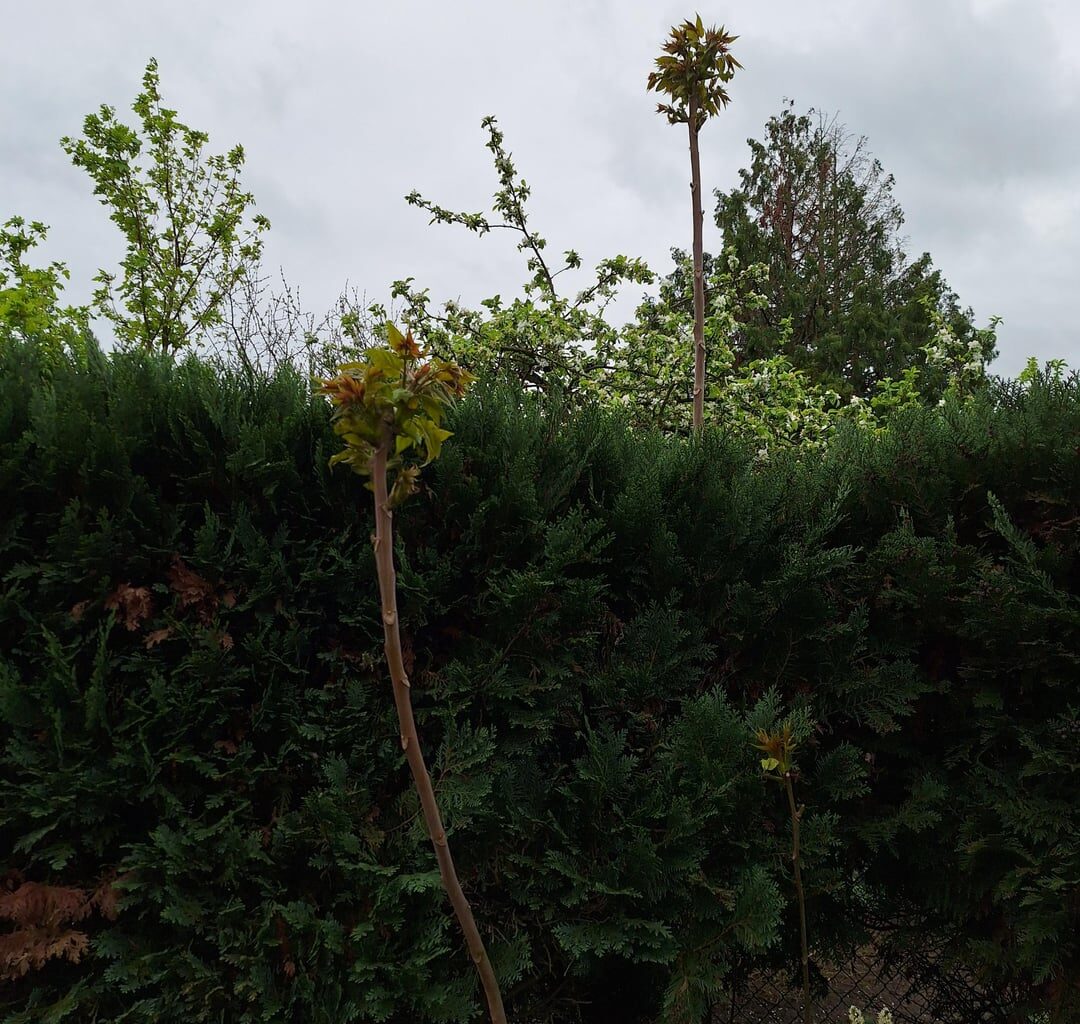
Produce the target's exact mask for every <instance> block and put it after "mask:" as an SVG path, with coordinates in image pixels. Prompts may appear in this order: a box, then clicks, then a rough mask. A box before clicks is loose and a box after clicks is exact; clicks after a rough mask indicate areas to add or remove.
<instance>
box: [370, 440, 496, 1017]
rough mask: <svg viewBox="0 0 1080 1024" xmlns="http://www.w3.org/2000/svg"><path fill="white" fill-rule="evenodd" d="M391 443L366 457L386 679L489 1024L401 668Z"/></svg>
mask: <svg viewBox="0 0 1080 1024" xmlns="http://www.w3.org/2000/svg"><path fill="white" fill-rule="evenodd" d="M393 444H394V436H393V430H392V424H390V423H385V424H384V429H383V437H382V443H381V444H380V445H379V447H378V448H377V449H376V450H375V454H374V455H373V456H372V460H371V477H372V483H373V486H374V490H375V535H374V538H373V543H374V545H375V564H376V567H377V570H378V576H379V597H380V600H381V604H382V620H383V636H384V639H385V650H386V664H387V666H388V667H389V669H390V680H391V683H392V684H393V689H394V705H395V707H396V708H397V715H398V724H399V727H400V731H401V747H402V749H403V750H404V751H405V759H406V760H407V761H408V762H409V770H410V771H411V772H412V777H413V783H414V784H415V786H416V792H417V793H418V794H419V796H420V806H421V808H422V809H423V812H424V822H425V824H426V825H427V831H428V836H430V838H431V844H432V846H434V848H435V857H436V859H437V860H438V862H439V875H440V876H441V878H442V884H443V888H444V889H445V890H446V893H447V895H448V896H449V897H450V903H451V904H452V905H453V908H454V913H455V914H456V915H457V919H458V923H459V924H460V925H461V930H462V931H463V932H464V933H465V942H466V944H467V945H468V947H469V955H470V956H471V957H472V959H473V963H474V964H476V970H477V973H478V974H479V975H480V982H481V984H482V985H483V987H484V995H485V996H486V998H487V1004H488V1011H489V1012H490V1014H491V1021H492V1024H506V1011H505V1010H504V1009H503V1003H502V994H501V993H500V991H499V983H498V981H497V980H496V978H495V971H494V970H493V969H492V966H491V961H490V960H489V959H488V955H487V950H486V949H485V948H484V941H483V939H482V938H481V937H480V931H479V929H478V928H477V927H476V920H475V919H474V918H473V913H472V908H471V907H470V906H469V901H468V900H467V899H466V898H465V893H464V892H463V891H462V888H461V883H460V882H459V881H458V876H457V871H456V870H455V868H454V860H453V858H452V857H451V856H450V846H449V844H448V843H447V839H446V830H445V829H444V828H443V823H442V816H441V815H440V813H439V806H438V804H437V803H436V800H435V790H434V788H433V787H432V785H431V776H430V775H429V774H428V770H427V765H426V764H425V763H424V755H423V752H422V751H421V749H420V740H419V737H418V736H417V732H416V722H415V720H414V718H413V709H412V696H411V690H410V686H409V677H408V676H407V675H406V673H405V663H404V660H403V658H402V653H401V633H400V630H399V625H398V611H397V573H396V571H395V568H394V527H393V512H392V511H391V509H390V505H389V496H388V494H387V484H386V463H387V456H388V454H389V452H390V450H391V448H392V446H393Z"/></svg>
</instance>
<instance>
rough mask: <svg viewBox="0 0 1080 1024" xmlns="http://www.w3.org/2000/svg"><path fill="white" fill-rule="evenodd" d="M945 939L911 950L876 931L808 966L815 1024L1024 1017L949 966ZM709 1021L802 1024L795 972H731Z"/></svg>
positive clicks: (996, 1022) (1007, 1021) (996, 1021)
mask: <svg viewBox="0 0 1080 1024" xmlns="http://www.w3.org/2000/svg"><path fill="white" fill-rule="evenodd" d="M947 953H948V942H947V940H945V939H942V938H940V937H924V938H922V939H920V942H919V944H918V946H915V947H913V946H912V945H910V943H905V944H901V943H900V941H899V940H898V939H897V938H896V937H895V936H890V934H889V933H887V932H878V933H876V934H875V935H874V937H873V939H872V940H871V941H870V942H868V943H867V944H866V945H863V946H861V947H860V948H859V949H857V950H856V951H855V952H854V953H853V954H852V955H851V956H850V957H848V958H846V959H845V960H844V961H843V962H839V963H825V962H820V961H818V960H815V961H814V972H813V973H814V982H815V985H814V987H815V998H814V1020H815V1022H816V1024H846V1022H847V1020H848V1009H849V1007H851V1006H857V1007H859V1009H861V1010H862V1011H863V1012H864V1013H865V1017H866V1021H867V1022H868V1024H870V1022H876V1021H877V1015H878V1012H879V1010H880V1009H881V1008H882V1007H888V1008H889V1009H890V1010H891V1012H892V1017H893V1021H894V1022H895V1024H1014V1022H1016V1021H1027V1020H1028V1019H1029V1018H1027V1017H1026V1015H1024V1014H1022V1013H1021V1012H1020V1011H1019V1010H1018V1006H1019V998H1018V997H1017V996H1016V995H1015V994H1010V993H993V994H990V993H987V992H985V991H984V990H983V989H981V988H980V986H979V985H978V984H976V983H975V982H974V980H973V979H972V978H971V976H970V975H968V974H967V973H966V972H964V971H962V970H957V969H955V968H953V967H951V966H946V965H947V964H948V963H949V957H948V956H947ZM714 1019H715V1021H716V1024H802V1021H803V1011H802V988H801V985H800V980H799V977H798V975H797V974H796V975H787V974H783V973H772V974H770V973H766V972H762V971H754V972H752V973H749V974H742V975H738V974H736V975H734V976H733V977H732V981H731V988H730V992H729V994H728V997H727V999H726V1000H725V1001H723V1002H722V1003H720V1005H718V1006H717V1007H716V1008H715V1016H714Z"/></svg>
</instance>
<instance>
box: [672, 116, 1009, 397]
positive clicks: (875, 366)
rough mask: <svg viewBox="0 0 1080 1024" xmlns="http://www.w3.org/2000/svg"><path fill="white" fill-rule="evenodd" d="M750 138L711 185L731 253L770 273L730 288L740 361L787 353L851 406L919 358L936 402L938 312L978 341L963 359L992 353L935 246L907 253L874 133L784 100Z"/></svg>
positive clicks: (988, 336)
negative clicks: (719, 182)
mask: <svg viewBox="0 0 1080 1024" xmlns="http://www.w3.org/2000/svg"><path fill="white" fill-rule="evenodd" d="M748 142H749V147H750V152H749V162H748V163H747V165H746V166H744V168H743V169H742V170H741V171H740V172H739V177H740V184H739V186H738V187H737V188H731V189H727V190H724V191H719V190H718V191H717V193H716V200H717V202H716V226H717V227H718V228H719V229H720V230H721V231H722V232H723V236H724V246H725V249H726V250H727V251H728V252H730V253H731V254H732V255H734V256H735V257H736V258H737V259H738V260H739V262H740V264H741V265H742V266H750V265H761V266H763V267H764V268H765V274H764V277H763V278H762V279H761V280H760V281H758V282H756V283H755V285H754V286H753V287H750V288H745V289H743V288H740V289H737V290H736V292H735V294H734V295H732V297H731V302H732V309H733V311H734V313H735V316H736V319H738V320H739V322H740V324H741V327H740V330H739V331H738V333H736V334H733V335H731V336H730V338H729V339H728V340H730V342H731V344H732V347H733V348H734V350H735V352H736V355H737V358H738V361H739V362H740V363H746V362H749V361H752V360H756V359H768V358H772V357H773V356H775V355H778V354H779V355H783V356H785V357H786V358H787V359H788V360H789V361H790V362H791V363H792V364H793V365H794V366H795V367H796V368H798V369H800V370H803V371H806V372H808V373H809V374H810V377H811V379H812V381H813V382H814V383H816V384H819V385H821V386H823V387H827V388H829V389H831V390H833V391H836V392H839V393H840V394H841V395H843V398H844V401H845V402H846V401H847V400H848V399H849V398H850V397H852V396H856V397H858V398H859V399H860V400H861V401H869V400H870V398H871V397H872V396H873V394H874V391H875V388H876V386H877V385H878V384H879V383H887V382H889V381H896V380H900V379H902V377H903V375H904V374H905V373H906V372H907V371H908V370H909V369H912V368H916V367H917V368H919V369H920V371H925V372H922V374H921V380H920V390H921V391H922V393H923V394H924V395H925V396H926V397H927V398H928V399H929V400H930V401H936V400H937V399H938V398H939V397H940V395H941V393H942V390H943V388H944V387H945V382H944V380H943V379H942V378H941V375H940V373H939V372H937V371H936V370H934V369H933V368H932V367H930V366H929V365H928V364H927V362H926V361H925V359H924V354H925V349H926V347H927V346H930V345H934V344H936V340H935V339H936V336H937V335H938V334H939V333H940V329H941V324H939V322H938V318H940V320H941V321H942V322H943V323H944V325H945V326H946V327H947V329H948V330H949V332H950V333H951V334H953V335H954V336H955V337H956V338H957V339H958V340H959V341H960V342H961V344H963V345H964V346H968V345H969V344H970V343H972V342H976V343H977V344H976V345H975V347H974V348H973V349H972V350H971V352H970V353H969V354H968V357H967V358H966V359H965V360H964V362H968V361H971V358H972V357H975V358H976V359H977V360H978V361H979V362H980V363H983V364H985V363H987V362H989V361H990V360H991V359H992V358H993V356H994V354H995V352H996V346H995V344H994V336H993V332H992V330H991V331H990V332H984V331H979V330H977V329H976V327H975V326H974V323H973V315H972V312H971V310H970V309H964V308H963V307H962V306H961V304H960V301H959V299H958V298H957V296H956V295H955V293H954V292H953V291H952V290H951V289H950V288H949V287H948V285H947V284H946V282H945V280H944V278H943V276H942V273H941V271H940V270H938V269H936V268H935V267H934V265H933V261H932V260H931V258H930V255H929V254H928V253H922V254H921V255H915V256H909V255H908V254H907V253H906V252H905V247H904V240H903V234H902V228H903V223H904V213H903V210H902V209H901V207H900V205H899V203H898V202H897V201H896V197H895V195H894V180H893V176H892V175H891V174H889V173H887V172H886V170H885V168H884V167H883V166H882V164H881V162H880V161H879V160H878V159H876V158H875V157H874V156H873V155H872V154H871V152H870V151H869V148H868V140H867V139H866V138H863V137H856V136H853V135H850V134H849V133H848V132H847V130H846V129H845V128H844V126H843V125H842V124H840V123H839V122H838V121H837V120H836V118H829V117H825V116H824V115H821V114H819V113H817V112H816V111H814V110H810V111H809V112H808V113H805V114H799V113H797V112H796V111H795V109H794V104H793V103H790V102H789V103H788V104H786V105H785V106H784V108H783V109H782V110H781V112H780V113H779V114H776V115H774V116H773V117H771V118H769V120H768V122H767V123H766V125H765V129H764V133H763V135H762V137H761V138H760V139H750V140H748ZM690 284H691V282H690V280H689V276H688V274H686V272H685V271H683V272H682V274H681V275H680V277H679V279H678V281H677V287H678V288H679V290H680V291H682V292H683V293H685V294H689V290H690ZM762 297H764V301H761V299H762ZM928 310H929V311H930V312H931V314H932V315H931V316H928V315H927V311H928ZM784 322H787V323H788V324H789V325H790V326H789V330H788V331H787V332H786V333H783V334H781V333H780V331H779V330H778V328H779V325H780V324H782V323H784Z"/></svg>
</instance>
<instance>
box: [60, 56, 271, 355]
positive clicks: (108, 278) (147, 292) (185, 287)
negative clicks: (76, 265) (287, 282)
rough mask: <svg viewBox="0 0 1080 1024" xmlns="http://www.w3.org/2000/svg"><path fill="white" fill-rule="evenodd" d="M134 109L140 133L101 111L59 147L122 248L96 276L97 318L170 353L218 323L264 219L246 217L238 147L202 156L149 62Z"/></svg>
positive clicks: (200, 136) (129, 339)
mask: <svg viewBox="0 0 1080 1024" xmlns="http://www.w3.org/2000/svg"><path fill="white" fill-rule="evenodd" d="M132 110H133V111H134V113H135V114H136V116H137V117H138V126H137V127H134V128H133V127H130V126H129V125H126V124H124V123H123V122H122V121H120V120H119V119H118V118H117V116H116V111H115V110H114V109H113V108H112V107H108V106H103V107H101V108H100V110H99V111H98V112H97V113H95V114H90V115H88V116H87V117H86V119H85V121H84V122H83V135H82V138H78V139H74V138H65V139H63V140H62V145H63V147H64V150H65V152H66V153H67V154H68V155H69V156H70V157H71V159H72V162H73V163H74V164H75V165H76V166H77V167H82V168H83V169H84V170H85V171H86V172H87V174H89V175H90V178H91V179H92V180H93V182H94V194H95V195H96V196H98V198H99V199H100V200H101V203H102V205H103V206H105V207H107V208H108V210H109V216H110V218H111V220H112V221H113V223H115V224H116V226H117V227H119V228H120V230H121V232H122V233H123V235H124V239H125V243H126V247H127V248H126V253H125V255H124V258H123V259H122V260H121V263H120V272H119V273H114V272H111V271H105V270H102V271H101V272H100V273H99V274H98V277H97V278H96V280H97V281H98V283H99V287H98V288H97V290H96V291H95V292H94V310H95V312H96V313H97V314H99V315H100V316H102V317H104V318H105V319H106V320H108V321H109V322H110V323H111V324H112V327H113V330H114V331H115V332H116V337H117V339H118V340H119V341H120V342H121V343H122V344H127V345H135V346H138V347H142V348H147V349H157V350H160V351H164V352H169V351H175V350H177V349H180V348H183V347H184V346H185V345H188V344H189V343H192V342H194V341H198V340H201V339H203V338H204V337H205V336H206V335H207V334H208V333H209V332H212V331H213V330H214V329H216V328H218V327H220V326H221V324H222V322H223V315H222V309H223V304H224V303H225V301H226V300H227V298H228V297H229V295H230V294H231V292H232V290H233V289H234V288H235V287H236V286H237V284H238V283H239V282H240V280H241V279H242V278H243V277H244V275H245V274H246V273H248V272H249V271H250V270H251V268H252V267H253V266H254V264H256V263H257V262H258V259H259V254H260V253H261V251H262V239H261V238H260V235H261V234H262V233H263V232H264V231H265V230H266V229H267V228H269V227H270V222H269V221H268V220H267V219H266V218H265V217H263V216H262V215H260V214H255V215H249V212H248V211H249V208H250V207H251V206H252V204H253V203H254V197H253V196H252V194H251V193H250V192H246V191H244V189H243V187H242V185H241V183H240V171H241V169H242V167H243V164H244V151H243V148H242V147H240V146H234V147H233V148H232V149H230V150H229V151H228V152H227V153H224V154H208V153H207V152H206V145H207V143H208V141H209V137H208V136H207V134H206V133H205V132H201V131H197V130H195V129H193V128H189V127H188V126H187V125H185V124H183V123H182V122H181V121H180V120H179V119H178V118H177V113H176V111H175V110H170V109H168V108H167V107H165V106H163V105H162V98H161V92H160V81H159V76H158V66H157V62H156V61H154V60H151V61H150V63H149V64H147V66H146V71H145V73H144V75H143V90H142V92H141V93H139V95H138V96H137V97H136V99H135V102H134V104H133V105H132Z"/></svg>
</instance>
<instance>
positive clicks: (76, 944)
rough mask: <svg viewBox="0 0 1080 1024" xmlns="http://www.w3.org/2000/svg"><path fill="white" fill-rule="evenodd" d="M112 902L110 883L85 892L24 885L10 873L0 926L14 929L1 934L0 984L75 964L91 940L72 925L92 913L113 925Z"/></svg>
mask: <svg viewBox="0 0 1080 1024" xmlns="http://www.w3.org/2000/svg"><path fill="white" fill-rule="evenodd" d="M117 901H118V893H117V891H116V889H115V888H114V887H113V885H112V881H111V880H107V881H105V882H103V883H102V884H101V885H100V886H98V888H97V889H95V890H93V891H92V892H87V891H86V890H84V889H77V888H74V887H71V886H62V885H46V884H44V883H41V882H24V881H22V876H21V875H20V874H19V873H18V872H13V873H11V874H10V875H9V877H8V879H7V881H6V884H5V886H4V888H2V889H0V920H5V921H9V922H11V924H12V925H13V926H14V927H13V928H12V930H11V931H9V932H5V933H0V981H14V980H15V979H17V978H21V977H22V976H23V975H25V974H28V973H29V972H30V971H33V970H39V969H40V968H41V967H43V966H44V965H45V964H46V963H48V961H50V960H54V959H61V960H67V961H69V962H70V963H73V964H77V963H78V962H79V960H80V959H81V957H82V955H83V953H85V952H86V950H87V949H88V948H89V945H90V939H89V936H88V935H87V934H86V932H84V931H81V930H79V929H77V928H73V927H72V925H74V924H76V923H78V922H80V921H84V920H85V919H86V918H87V917H89V916H90V914H91V913H92V912H93V911H94V910H95V909H96V910H97V911H98V912H99V913H100V914H101V916H102V917H104V918H106V919H107V920H110V921H112V920H115V918H116V914H117V909H118V907H117Z"/></svg>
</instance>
